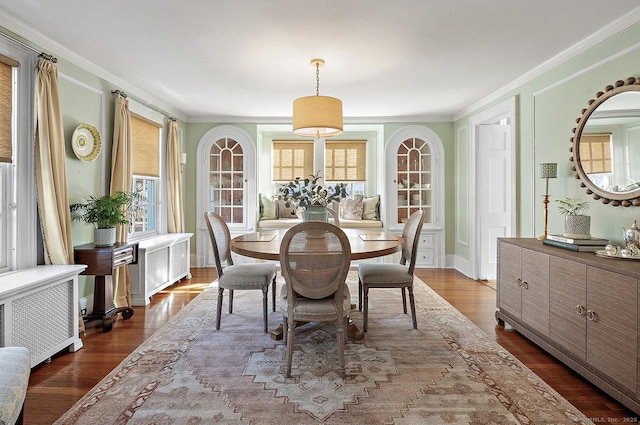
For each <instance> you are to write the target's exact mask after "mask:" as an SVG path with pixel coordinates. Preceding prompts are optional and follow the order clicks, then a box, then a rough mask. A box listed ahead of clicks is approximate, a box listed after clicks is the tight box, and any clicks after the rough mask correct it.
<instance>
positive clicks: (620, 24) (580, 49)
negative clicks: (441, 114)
mask: <svg viewBox="0 0 640 425" xmlns="http://www.w3.org/2000/svg"><path fill="white" fill-rule="evenodd" d="M638 22H640V7H638V8H637V9H635V10H632V11H631V12H629V13H627V14H626V15H624V16H622V17H621V18H619V19H617V20H615V21H613V22H611V23H610V24H609V25H606V26H604V27H602V28H601V29H600V30H598V31H596V32H595V33H593V34H591V35H590V36H589V37H587V38H585V39H583V40H581V41H580V42H578V43H576V44H574V45H573V46H571V47H569V48H568V49H566V50H564V51H562V52H560V53H558V54H557V55H556V56H554V57H552V58H551V59H549V60H547V61H545V62H543V63H541V64H540V65H538V66H537V67H535V68H533V69H532V70H531V71H529V72H527V73H526V74H524V75H522V76H521V77H519V78H517V79H515V80H513V81H512V82H510V83H509V84H507V85H505V86H504V87H502V88H500V89H498V90H496V91H495V92H493V93H492V94H490V95H489V96H487V97H485V98H483V99H481V100H479V101H478V102H475V103H473V104H471V105H469V106H467V107H466V108H464V109H463V110H461V111H460V112H458V113H457V114H455V115H454V117H453V119H454V121H458V120H459V119H461V118H462V117H464V116H466V115H469V114H471V113H472V112H474V111H477V110H478V109H480V108H482V107H484V106H486V105H487V104H489V103H491V102H493V101H495V100H498V99H499V98H501V97H502V96H504V95H506V94H508V93H510V92H511V91H513V90H515V89H517V88H518V87H520V86H523V85H524V84H526V83H528V82H530V81H532V80H534V79H536V78H538V77H540V76H541V75H543V74H544V73H545V72H549V71H551V70H552V69H554V68H556V67H558V66H560V65H562V64H563V63H565V62H567V61H568V60H570V59H572V58H574V57H576V56H578V55H580V54H581V53H584V52H585V51H587V50H589V49H590V48H592V47H595V46H596V45H598V44H600V43H602V42H603V41H605V40H607V39H609V38H611V37H613V36H614V35H616V34H619V33H620V32H622V31H624V30H625V29H627V28H629V27H630V26H632V25H634V24H637V23H638Z"/></svg>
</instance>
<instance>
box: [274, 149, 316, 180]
mask: <svg viewBox="0 0 640 425" xmlns="http://www.w3.org/2000/svg"><path fill="white" fill-rule="evenodd" d="M311 174H313V142H308V141H286V142H283V141H274V142H273V181H276V182H278V181H292V180H293V179H295V178H296V177H300V178H302V179H304V178H306V177H308V176H309V175H311Z"/></svg>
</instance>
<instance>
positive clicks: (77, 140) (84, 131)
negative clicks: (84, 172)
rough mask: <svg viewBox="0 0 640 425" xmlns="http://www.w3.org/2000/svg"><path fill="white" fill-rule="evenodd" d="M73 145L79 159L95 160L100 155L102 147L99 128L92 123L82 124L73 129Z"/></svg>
mask: <svg viewBox="0 0 640 425" xmlns="http://www.w3.org/2000/svg"><path fill="white" fill-rule="evenodd" d="M71 147H72V148H73V153H75V154H76V156H77V157H78V159H79V160H81V161H87V162H91V161H93V160H94V159H96V158H97V157H98V155H100V150H101V148H102V144H101V143H100V133H99V132H98V129H97V128H95V127H94V126H92V125H91V124H86V123H82V124H80V125H79V126H77V127H76V129H75V130H74V131H73V136H71Z"/></svg>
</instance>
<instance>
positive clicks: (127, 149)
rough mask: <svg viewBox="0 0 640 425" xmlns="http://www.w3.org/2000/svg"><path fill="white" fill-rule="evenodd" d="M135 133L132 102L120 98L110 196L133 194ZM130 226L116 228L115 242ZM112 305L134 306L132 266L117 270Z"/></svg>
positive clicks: (115, 123) (115, 129)
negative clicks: (133, 142) (133, 143)
mask: <svg viewBox="0 0 640 425" xmlns="http://www.w3.org/2000/svg"><path fill="white" fill-rule="evenodd" d="M132 140H133V137H132V133H131V113H130V112H129V101H128V100H127V99H126V98H124V97H122V96H120V95H117V98H116V109H115V117H114V123H113V147H112V151H111V187H110V189H109V191H110V193H111V194H114V193H116V192H117V191H119V190H123V191H125V192H131V180H132V175H133V171H132V170H133V168H132V162H133V161H132V154H131V152H132ZM128 234H129V227H128V226H127V225H121V226H118V227H117V228H116V242H126V241H127V236H128ZM112 288H113V298H114V299H113V303H114V305H115V306H116V307H127V306H131V280H130V276H129V267H118V268H117V269H115V270H114V271H113V275H112Z"/></svg>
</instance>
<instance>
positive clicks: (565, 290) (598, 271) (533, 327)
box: [496, 238, 640, 413]
mask: <svg viewBox="0 0 640 425" xmlns="http://www.w3.org/2000/svg"><path fill="white" fill-rule="evenodd" d="M497 276H498V279H497V303H496V306H497V311H496V319H497V320H498V323H500V324H505V322H506V323H508V324H509V325H511V326H512V327H513V328H514V329H516V330H518V331H519V332H520V333H522V334H523V335H524V336H526V337H527V338H528V339H530V340H531V341H533V342H534V343H536V344H537V345H539V346H540V347H541V348H543V349H544V350H545V351H547V352H549V353H550V354H551V355H553V356H554V357H556V358H557V359H558V360H560V361H562V362H563V363H565V364H566V365H567V366H569V367H570V368H572V369H573V370H574V371H576V372H577V373H579V374H580V375H582V376H583V377H585V378H586V379H588V380H589V381H591V382H592V383H593V384H594V385H596V386H597V387H599V388H600V389H602V390H603V391H605V392H606V393H608V394H609V395H611V396H612V397H614V398H615V399H617V400H618V401H620V402H621V403H622V404H624V405H625V406H627V407H628V408H630V409H631V410H633V411H634V412H636V413H640V379H639V378H638V375H639V373H640V370H639V366H638V362H639V360H640V356H639V350H640V345H639V341H640V337H639V334H638V331H639V328H638V318H639V317H640V315H639V311H638V305H639V303H638V295H639V293H640V291H639V289H638V285H639V284H640V261H634V260H618V259H609V258H601V257H598V256H596V255H595V254H594V253H579V252H573V251H568V250H565V249H561V248H555V247H551V246H547V245H543V244H542V241H539V240H537V239H518V238H499V239H498V274H497Z"/></svg>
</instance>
